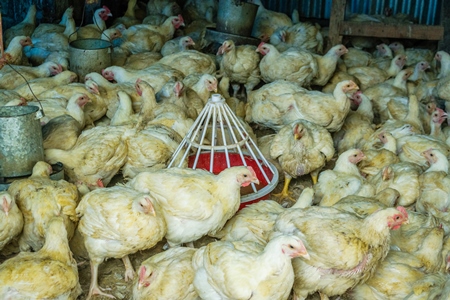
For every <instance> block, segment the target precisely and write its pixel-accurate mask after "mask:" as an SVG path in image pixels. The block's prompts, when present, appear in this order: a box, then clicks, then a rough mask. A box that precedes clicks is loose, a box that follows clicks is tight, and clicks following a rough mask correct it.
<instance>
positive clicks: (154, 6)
mask: <svg viewBox="0 0 450 300" xmlns="http://www.w3.org/2000/svg"><path fill="white" fill-rule="evenodd" d="M178 13H180V6H179V5H178V4H177V3H176V1H173V0H155V1H152V2H151V3H147V15H152V14H161V15H164V16H168V17H169V16H173V15H176V14H178Z"/></svg>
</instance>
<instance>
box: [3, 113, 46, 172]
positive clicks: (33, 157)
mask: <svg viewBox="0 0 450 300" xmlns="http://www.w3.org/2000/svg"><path fill="white" fill-rule="evenodd" d="M38 110H39V107H37V106H31V105H30V106H2V107H0V177H18V176H26V175H30V174H31V173H32V170H33V167H34V165H35V164H36V163H37V162H38V161H41V160H44V146H43V142H42V131H41V123H40V121H39V119H38V118H37V116H36V113H37V112H38Z"/></svg>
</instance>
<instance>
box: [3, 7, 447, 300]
mask: <svg viewBox="0 0 450 300" xmlns="http://www.w3.org/2000/svg"><path fill="white" fill-rule="evenodd" d="M252 2H254V3H256V4H258V5H259V8H258V12H257V15H256V19H255V22H254V26H253V31H252V36H253V37H254V38H257V39H260V40H261V42H260V44H259V45H258V46H255V45H240V44H236V43H235V42H234V41H233V40H224V41H222V42H221V43H220V45H216V44H214V42H213V41H210V40H208V39H207V37H206V35H205V32H206V30H207V28H214V27H215V20H216V15H217V9H218V1H216V0H209V1H199V0H188V1H186V3H185V4H184V5H183V6H182V7H181V6H180V5H178V4H177V3H176V2H175V1H171V0H156V1H149V2H148V4H147V5H146V6H145V7H141V6H140V5H141V4H139V3H137V0H129V2H128V9H127V10H126V12H125V13H124V15H123V16H119V17H117V16H115V17H116V18H115V19H113V21H111V19H110V18H111V17H112V13H111V11H110V10H109V9H108V7H106V6H103V7H101V8H99V9H97V10H96V11H95V13H94V16H93V24H89V25H85V26H82V27H76V25H75V21H74V19H73V7H69V8H67V10H66V11H65V13H64V15H63V16H62V18H61V22H60V23H59V24H44V23H42V24H39V25H38V24H36V13H37V12H36V7H35V5H31V6H30V8H29V11H28V14H27V16H26V17H25V19H24V20H23V21H22V22H21V23H19V24H17V25H15V26H13V27H11V28H9V29H8V30H6V31H5V32H4V35H3V37H4V45H5V51H4V55H3V57H2V58H1V59H0V64H1V67H2V68H1V70H0V78H1V80H0V88H1V90H0V93H1V95H2V97H1V100H0V101H1V102H0V105H2V106H3V105H6V106H19V105H36V106H39V107H40V106H42V107H43V110H44V113H45V116H44V117H43V118H41V119H40V121H41V124H42V135H43V145H44V150H45V161H40V162H37V163H36V164H35V166H34V168H33V170H32V175H31V176H29V177H28V178H24V179H17V180H15V181H13V182H12V183H11V184H10V186H9V188H8V189H7V190H6V191H2V192H0V208H1V209H0V216H1V217H0V229H1V230H0V254H1V255H2V256H1V260H0V261H1V264H0V298H1V299H93V298H103V299H105V298H117V297H118V298H122V299H136V300H137V299H159V300H162V299H205V300H209V299H213V300H214V299H267V300H269V299H270V300H272V299H295V300H300V299H317V298H318V297H319V296H320V299H322V300H324V299H336V298H335V297H341V298H342V299H369V300H370V299H374V300H379V299H389V300H392V299H442V300H444V299H449V298H450V275H449V274H448V271H449V269H450V238H449V235H450V215H449V213H448V211H449V206H450V184H449V185H447V181H449V182H450V177H449V174H448V173H449V160H448V159H449V157H450V130H449V128H450V127H449V126H448V125H449V124H450V123H447V122H446V121H445V120H446V119H447V113H446V112H447V111H449V110H450V104H449V103H450V98H449V96H448V95H450V93H449V92H448V91H449V89H450V55H449V54H448V53H447V52H445V51H442V50H441V51H436V49H424V48H413V47H407V46H405V45H403V44H401V43H400V42H398V41H390V42H389V41H380V42H379V43H378V44H377V45H376V47H372V48H362V47H358V44H357V43H356V42H354V43H353V47H351V46H345V45H343V44H341V45H326V31H325V30H324V28H321V27H320V26H319V25H317V24H312V23H308V22H300V21H299V18H298V12H296V11H294V12H293V13H292V16H291V17H289V16H287V15H285V14H283V13H279V12H274V11H271V10H269V9H266V8H265V7H264V6H263V3H262V2H261V1H260V0H253V1H252ZM110 21H111V22H110ZM109 23H111V24H112V25H111V26H109V25H108V26H107V24H109ZM83 38H97V39H105V40H108V41H110V42H111V43H112V45H113V48H112V53H111V56H112V65H111V66H109V67H106V68H105V69H104V70H102V72H100V73H98V72H91V73H89V74H87V75H86V76H85V77H84V78H78V76H77V74H76V73H74V72H72V71H71V70H70V57H69V55H68V49H69V43H70V42H71V41H73V40H76V39H83ZM213 94H221V95H222V97H223V98H225V100H226V103H227V104H228V106H229V107H230V108H231V109H232V110H233V111H234V113H235V114H236V116H237V117H238V118H239V120H240V121H241V122H242V124H245V125H243V126H245V128H248V131H249V134H250V135H251V136H254V137H255V138H254V142H255V144H256V145H257V146H258V148H259V149H260V150H261V152H262V153H263V154H264V156H265V157H266V158H267V159H268V160H269V161H270V162H271V163H273V165H274V166H275V167H276V168H277V169H278V172H279V174H280V176H281V178H284V185H283V187H282V188H281V191H280V193H279V194H273V195H272V197H271V199H269V200H261V201H259V202H256V203H253V204H250V205H248V206H246V207H244V208H243V209H241V210H239V206H240V199H241V193H242V191H241V188H242V187H247V186H249V185H254V184H259V183H260V182H259V179H258V176H257V172H255V170H254V169H253V168H252V167H250V166H234V167H231V168H228V169H225V170H223V171H221V172H220V173H218V174H212V173H210V172H208V171H205V170H200V169H194V170H193V169H190V168H188V167H187V166H188V161H187V158H186V157H179V158H178V159H179V161H178V162H177V165H179V166H180V167H171V168H167V167H168V163H169V161H170V160H171V158H172V155H173V153H174V152H175V151H176V149H177V148H178V146H179V145H180V143H181V142H182V140H183V138H184V136H185V135H186V134H187V133H188V132H189V130H190V128H191V127H192V126H193V124H194V122H195V120H196V119H197V117H198V116H199V115H200V113H201V112H202V110H203V108H204V106H205V104H206V103H207V102H208V99H210V97H211V95H213ZM263 133H264V134H263ZM57 162H61V163H63V166H64V172H65V179H61V180H53V179H51V178H50V175H51V174H52V172H53V170H52V164H55V163H57ZM307 176H310V178H311V181H310V178H309V177H307ZM297 178H303V179H304V180H305V181H307V182H308V183H309V184H308V185H309V186H304V185H302V186H301V193H300V195H298V193H297V194H296V193H295V192H294V190H295V189H294V188H292V186H291V185H292V184H291V182H292V180H294V181H295V179H297ZM305 178H306V179H305ZM118 179H119V180H118ZM296 188H298V186H297V187H296ZM204 237H209V238H210V239H211V241H210V242H208V243H206V244H199V241H200V240H201V239H202V238H204ZM160 242H163V243H165V245H164V251H161V252H160V253H157V254H154V255H150V256H148V257H147V258H146V259H144V260H142V261H141V263H140V264H136V262H135V261H134V260H133V259H132V258H133V256H134V255H135V254H137V253H147V252H145V250H149V249H153V248H154V247H155V246H156V245H157V244H158V243H160ZM195 246H197V248H196V247H195ZM112 258H116V259H121V260H122V261H123V264H124V269H125V270H124V273H123V276H120V277H119V278H116V279H117V280H119V281H123V282H125V281H127V282H128V284H127V289H126V291H122V292H123V293H122V294H121V295H118V294H117V293H114V292H113V291H111V289H113V290H114V288H115V287H114V286H102V282H103V281H102V276H103V272H102V271H101V270H102V269H101V268H102V264H103V262H104V261H105V260H107V259H112ZM88 261H89V264H90V284H89V289H85V290H83V289H82V286H81V284H80V281H79V268H80V267H81V266H82V265H83V264H84V263H87V262H88ZM133 264H134V265H133ZM31 274H32V275H31ZM30 275H31V276H30ZM124 294H125V295H124Z"/></svg>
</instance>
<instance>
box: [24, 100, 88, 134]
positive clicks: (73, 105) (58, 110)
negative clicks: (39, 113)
mask: <svg viewBox="0 0 450 300" xmlns="http://www.w3.org/2000/svg"><path fill="white" fill-rule="evenodd" d="M89 101H90V99H89V97H88V96H87V95H86V94H81V93H74V94H73V96H72V97H70V99H69V100H68V101H67V104H66V107H63V106H62V105H61V103H65V101H64V100H62V101H61V100H60V99H56V98H50V99H47V100H46V99H42V100H40V103H38V102H34V101H30V102H28V105H34V106H38V107H40V106H42V107H43V108H44V112H45V116H44V117H43V118H41V124H42V125H44V124H47V123H48V122H49V121H50V120H51V119H54V118H56V117H59V116H61V115H65V114H67V115H70V116H72V117H73V118H74V119H75V120H77V121H78V123H79V124H80V128H84V125H85V123H86V121H85V117H84V111H83V107H84V106H85V105H86V103H88V102H89Z"/></svg>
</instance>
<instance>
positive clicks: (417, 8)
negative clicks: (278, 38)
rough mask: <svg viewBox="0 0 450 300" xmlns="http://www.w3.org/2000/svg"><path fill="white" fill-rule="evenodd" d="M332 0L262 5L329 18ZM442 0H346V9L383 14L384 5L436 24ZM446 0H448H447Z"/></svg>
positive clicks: (292, 0)
mask: <svg viewBox="0 0 450 300" xmlns="http://www.w3.org/2000/svg"><path fill="white" fill-rule="evenodd" d="M331 1H332V0H303V1H302V0H297V1H295V0H265V1H264V0H262V2H263V4H264V7H266V8H268V9H271V10H275V11H279V12H283V13H285V14H287V15H289V16H290V15H291V13H292V11H293V9H294V8H296V9H297V10H298V11H299V14H300V16H301V17H304V18H317V19H329V18H330V12H331ZM442 1H444V0H348V1H347V10H348V11H349V12H351V13H364V14H369V15H375V14H383V11H384V9H385V8H386V7H390V8H392V10H393V14H398V13H402V14H407V15H409V16H410V17H412V18H414V19H415V22H416V23H417V24H422V25H438V24H439V23H440V7H441V3H442ZM447 1H448V0H447Z"/></svg>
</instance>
